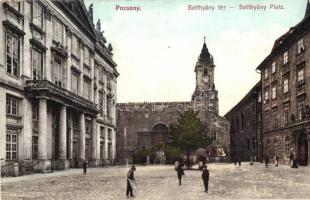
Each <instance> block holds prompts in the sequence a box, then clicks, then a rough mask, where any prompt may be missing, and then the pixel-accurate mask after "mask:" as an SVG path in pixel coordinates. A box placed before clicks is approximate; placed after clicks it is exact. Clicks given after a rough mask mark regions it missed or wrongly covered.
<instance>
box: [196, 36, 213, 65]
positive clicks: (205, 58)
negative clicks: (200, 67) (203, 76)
mask: <svg viewBox="0 0 310 200" xmlns="http://www.w3.org/2000/svg"><path fill="white" fill-rule="evenodd" d="M198 61H199V62H206V63H213V56H212V55H211V54H210V53H209V50H208V48H207V45H206V40H205V38H204V43H203V46H202V49H201V53H200V55H199V58H198Z"/></svg>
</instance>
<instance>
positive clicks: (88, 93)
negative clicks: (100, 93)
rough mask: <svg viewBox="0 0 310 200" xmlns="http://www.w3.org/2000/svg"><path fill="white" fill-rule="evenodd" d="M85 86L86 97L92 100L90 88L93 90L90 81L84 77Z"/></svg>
mask: <svg viewBox="0 0 310 200" xmlns="http://www.w3.org/2000/svg"><path fill="white" fill-rule="evenodd" d="M83 87H84V88H83V92H84V98H85V99H88V100H90V93H91V92H90V90H91V87H90V81H89V80H86V79H84V85H83Z"/></svg>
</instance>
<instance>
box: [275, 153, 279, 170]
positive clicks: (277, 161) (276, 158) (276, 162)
mask: <svg viewBox="0 0 310 200" xmlns="http://www.w3.org/2000/svg"><path fill="white" fill-rule="evenodd" d="M275 166H276V167H278V166H279V157H278V155H277V154H276V155H275Z"/></svg>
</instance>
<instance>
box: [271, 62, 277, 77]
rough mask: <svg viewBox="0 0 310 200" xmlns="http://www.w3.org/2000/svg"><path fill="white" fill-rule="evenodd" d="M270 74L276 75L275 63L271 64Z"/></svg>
mask: <svg viewBox="0 0 310 200" xmlns="http://www.w3.org/2000/svg"><path fill="white" fill-rule="evenodd" d="M271 73H272V74H274V73H276V63H275V62H273V63H272V66H271Z"/></svg>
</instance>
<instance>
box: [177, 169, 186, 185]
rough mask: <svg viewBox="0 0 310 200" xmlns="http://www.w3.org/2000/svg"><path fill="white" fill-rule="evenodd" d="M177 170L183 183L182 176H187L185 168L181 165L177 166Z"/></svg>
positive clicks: (180, 183) (180, 182)
mask: <svg viewBox="0 0 310 200" xmlns="http://www.w3.org/2000/svg"><path fill="white" fill-rule="evenodd" d="M176 171H177V175H178V179H179V185H182V181H181V180H182V176H185V174H184V169H183V168H182V166H181V165H179V166H178V167H177V168H176Z"/></svg>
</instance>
